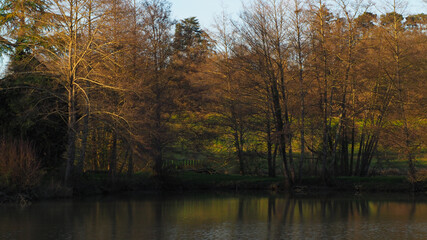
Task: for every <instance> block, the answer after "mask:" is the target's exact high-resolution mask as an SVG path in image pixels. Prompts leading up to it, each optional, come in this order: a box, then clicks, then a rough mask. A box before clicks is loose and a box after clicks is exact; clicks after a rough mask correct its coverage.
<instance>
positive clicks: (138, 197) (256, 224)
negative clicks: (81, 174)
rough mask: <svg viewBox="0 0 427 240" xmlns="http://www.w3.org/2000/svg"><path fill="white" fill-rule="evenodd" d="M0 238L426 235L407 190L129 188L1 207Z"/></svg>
mask: <svg viewBox="0 0 427 240" xmlns="http://www.w3.org/2000/svg"><path fill="white" fill-rule="evenodd" d="M0 239H29V240H30V239H37V240H39V239H40V240H45V239H46V240H49V239H78V240H79V239H88V240H97V239H99V240H101V239H102V240H110V239H129V240H133V239H147V240H148V239H197V240H199V239H200V240H201V239H427V200H426V199H425V198H419V197H411V196H408V195H393V196H346V197H342V196H341V197H330V196H318V197H290V196H287V195H281V194H276V195H270V194H265V195H263V194H233V193H217V194H213V193H210V194H206V193H192V194H191V193H190V194H188V193H187V194H147V193H144V194H132V195H121V196H115V197H96V198H85V199H79V200H57V201H44V202H39V203H34V204H32V205H31V206H29V207H25V208H22V207H20V206H16V205H3V206H0Z"/></svg>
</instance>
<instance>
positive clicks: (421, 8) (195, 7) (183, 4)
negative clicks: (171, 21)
mask: <svg viewBox="0 0 427 240" xmlns="http://www.w3.org/2000/svg"><path fill="white" fill-rule="evenodd" d="M169 1H170V2H171V3H172V17H173V18H175V19H178V20H179V19H184V18H188V17H196V18H197V19H199V21H200V25H201V26H202V28H212V25H213V23H214V16H215V15H220V14H221V12H222V10H223V9H225V12H227V13H229V14H231V16H232V17H233V18H237V17H238V14H239V12H240V11H241V10H242V2H243V3H249V2H251V0H169ZM372 1H373V2H380V1H383V2H390V1H391V0H380V1H376V0H372ZM406 2H407V3H408V7H407V10H406V12H407V13H409V14H411V13H422V12H423V13H427V0H406ZM222 6H224V7H225V8H223V7H222ZM380 10H381V9H380Z"/></svg>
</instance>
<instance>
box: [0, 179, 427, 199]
mask: <svg viewBox="0 0 427 240" xmlns="http://www.w3.org/2000/svg"><path fill="white" fill-rule="evenodd" d="M107 182H108V178H107V177H105V176H104V177H99V176H91V175H88V176H85V177H84V179H83V180H81V181H79V183H77V185H76V186H77V187H75V188H74V189H71V188H66V187H64V186H60V185H58V184H54V186H52V185H53V184H52V183H50V184H46V183H45V184H42V185H41V186H39V187H37V188H35V189H31V190H27V191H15V192H14V191H9V192H8V191H1V190H0V204H2V203H19V204H21V205H26V204H30V203H31V202H34V201H43V200H48V199H69V198H77V197H85V196H95V195H115V194H120V193H123V192H130V193H132V192H143V191H149V192H158V193H162V192H166V193H168V192H174V193H180V192H181V193H184V192H192V191H194V192H199V191H200V192H237V193H238V192H246V191H251V192H277V193H286V192H287V193H290V194H293V195H301V196H303V195H317V194H322V195H323V194H337V193H347V194H364V193H367V194H371V193H378V194H387V193H397V194H411V193H415V194H420V193H421V194H427V181H422V182H417V183H416V184H415V185H414V186H413V185H412V184H411V183H410V182H409V181H408V180H407V178H406V177H405V176H376V177H338V178H335V179H334V180H333V181H331V182H330V183H329V184H328V185H324V184H322V181H320V180H319V178H314V177H308V178H303V179H302V181H301V183H300V184H296V185H294V186H293V187H292V188H289V187H288V186H286V182H285V179H284V178H283V177H276V178H269V177H257V176H240V175H225V174H204V173H194V172H181V173H177V174H174V175H172V176H167V177H163V178H158V177H153V176H138V175H137V176H134V177H132V178H126V177H119V178H118V179H117V182H115V184H114V185H111V184H107Z"/></svg>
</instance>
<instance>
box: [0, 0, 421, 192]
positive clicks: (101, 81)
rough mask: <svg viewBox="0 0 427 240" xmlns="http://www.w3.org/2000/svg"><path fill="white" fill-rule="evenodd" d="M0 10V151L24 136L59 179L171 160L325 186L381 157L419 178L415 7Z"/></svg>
mask: <svg viewBox="0 0 427 240" xmlns="http://www.w3.org/2000/svg"><path fill="white" fill-rule="evenodd" d="M0 3H1V5H0V28H1V30H0V33H1V35H0V50H1V53H3V54H7V55H9V57H10V59H11V61H10V63H9V66H8V68H7V71H6V74H5V76H4V77H3V78H2V79H1V81H0V103H1V104H0V129H1V130H0V131H1V132H0V133H1V134H2V136H3V137H4V138H3V139H5V140H1V141H2V142H1V145H0V146H1V147H0V149H3V150H4V149H6V148H7V147H6V146H9V145H13V144H18V145H25V144H28V142H31V143H32V144H31V146H34V149H32V147H31V149H30V150H28V149H27V150H25V151H29V152H31V154H35V155H36V156H34V158H37V159H38V161H39V162H40V167H41V168H43V169H56V170H61V172H63V173H64V176H65V183H66V184H67V185H72V184H73V182H74V180H75V179H78V178H79V177H80V176H82V175H83V174H84V172H87V171H108V173H109V177H110V180H111V182H112V183H114V182H115V181H116V178H117V176H118V175H125V174H127V175H128V176H131V175H132V174H133V173H134V172H135V171H142V170H144V171H153V173H154V174H157V175H162V176H163V175H168V174H170V173H171V172H173V171H175V170H176V169H181V168H192V169H198V170H200V171H207V172H215V171H216V172H223V173H240V174H242V175H246V174H250V175H269V176H271V177H274V176H276V174H284V175H285V176H286V178H287V181H288V182H289V183H290V184H295V183H298V182H300V181H301V178H302V177H304V176H319V177H321V178H322V179H323V181H324V182H325V183H327V182H328V181H330V180H331V179H332V178H334V177H337V176H367V175H368V174H370V173H373V171H374V170H376V171H377V172H378V171H381V170H383V169H382V165H381V164H382V161H385V160H387V159H388V158H387V156H385V154H387V153H388V154H391V155H393V156H394V157H395V156H396V154H397V156H398V158H401V159H405V160H406V161H407V163H408V168H407V169H408V173H409V176H410V178H411V179H413V180H414V181H415V180H416V179H417V165H416V161H417V158H419V157H420V156H422V153H423V151H425V140H426V139H425V137H426V136H427V134H426V127H427V118H426V111H425V110H426V109H427V108H426V90H427V86H426V83H427V81H426V79H427V71H426V69H427V52H426V51H427V35H426V31H427V29H426V27H427V22H426V21H427V18H426V15H425V14H423V13H421V14H418V15H410V16H404V15H402V14H400V13H399V11H400V9H399V8H398V7H397V5H391V6H390V7H391V9H390V11H389V12H388V13H384V14H376V13H373V12H369V6H368V5H364V1H332V0H331V1H330V2H325V1H321V0H319V1H309V2H305V1H304V2H303V1H299V0H295V1H286V0H255V1H252V2H251V4H249V5H246V6H245V7H244V9H243V11H242V12H241V14H240V19H238V20H231V19H228V17H227V16H225V15H224V16H222V17H221V18H219V19H218V20H217V21H216V29H214V30H212V31H211V32H210V33H209V34H208V33H207V32H206V31H205V30H202V29H201V27H200V25H199V22H198V20H197V19H196V18H194V17H190V18H187V19H183V20H179V21H175V20H173V19H172V18H171V11H170V4H169V3H168V2H167V1H165V0H143V1H138V2H135V1H133V2H132V1H126V0H103V1H98V0H88V1H78V0H69V1H59V0H52V1H40V0H25V1H24V0H8V1H1V2H0ZM331 6H333V7H331ZM7 139H9V140H10V143H6V142H5V141H7ZM11 139H21V140H20V141H15V140H11ZM7 144H9V145H7ZM25 146H27V145H25ZM27 148H29V147H27ZM17 149H18V148H17ZM17 151H19V149H18V150H17ZM13 154H15V155H19V153H13ZM13 154H12V153H11V154H9V155H10V156H12V155H13ZM2 155H3V156H4V154H3V153H2ZM31 158H33V155H31ZM8 161H10V160H8ZM31 161H32V160H31ZM0 163H2V162H1V161H0ZM0 165H1V164H0ZM2 166H3V165H1V166H0V168H1V167H2ZM36 169H39V165H37V168H36ZM4 172H5V170H4V169H0V174H2V173H4ZM37 178H39V176H38V175H37Z"/></svg>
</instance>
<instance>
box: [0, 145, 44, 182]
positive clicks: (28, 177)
mask: <svg viewBox="0 0 427 240" xmlns="http://www.w3.org/2000/svg"><path fill="white" fill-rule="evenodd" d="M41 177H42V171H41V169H40V163H39V161H37V159H36V154H35V151H34V147H33V145H32V144H30V143H29V142H27V141H24V140H22V139H21V140H10V139H5V138H1V139H0V179H1V182H0V183H1V184H2V185H3V186H2V187H6V188H8V189H9V190H28V189H31V188H32V187H35V186H37V185H38V184H39V183H40V180H41Z"/></svg>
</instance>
